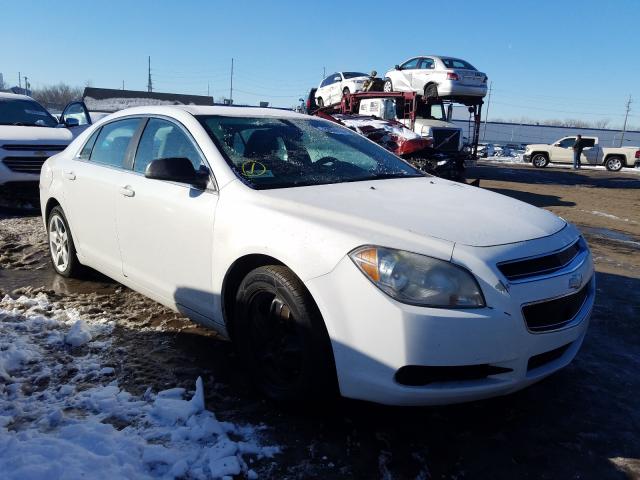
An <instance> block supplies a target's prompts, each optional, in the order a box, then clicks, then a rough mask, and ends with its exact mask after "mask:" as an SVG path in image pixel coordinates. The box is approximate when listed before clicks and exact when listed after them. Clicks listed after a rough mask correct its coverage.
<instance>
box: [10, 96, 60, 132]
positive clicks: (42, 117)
mask: <svg viewBox="0 0 640 480" xmlns="http://www.w3.org/2000/svg"><path fill="white" fill-rule="evenodd" d="M57 124H58V122H57V121H56V119H55V118H53V117H52V116H51V114H50V113H49V112H47V111H46V110H45V108H44V107H43V106H42V105H40V104H39V103H37V102H35V101H33V100H22V99H19V100H16V99H12V98H11V99H10V98H0V125H24V126H30V127H34V126H35V127H55V126H56V125H57Z"/></svg>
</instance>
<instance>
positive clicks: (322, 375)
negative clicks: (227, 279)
mask: <svg viewBox="0 0 640 480" xmlns="http://www.w3.org/2000/svg"><path fill="white" fill-rule="evenodd" d="M233 317H234V323H233V340H234V343H235V345H236V348H237V349H238V352H239V354H240V356H241V358H242V360H243V362H244V363H245V365H246V367H247V369H248V371H249V374H250V375H251V377H252V378H253V381H254V383H255V385H256V386H257V387H258V388H259V389H260V390H261V391H262V392H263V393H264V394H265V395H266V396H267V397H269V398H271V399H273V400H276V401H281V402H299V401H303V402H308V401H309V400H315V399H318V398H327V397H328V396H334V395H335V393H336V374H335V366H334V362H333V354H332V350H331V343H330V341H329V335H328V333H327V330H326V327H325V325H324V321H323V320H322V316H321V315H320V311H319V310H318V307H317V306H316V304H315V302H314V301H313V298H312V297H311V294H310V293H309V291H308V290H307V289H306V288H305V286H304V284H303V283H302V281H301V280H300V279H299V278H298V277H297V276H296V275H295V274H294V273H293V272H292V271H291V270H289V269H288V268H287V267H285V266H282V265H268V266H264V267H259V268H256V269H255V270H252V271H251V272H249V273H248V274H247V276H246V277H245V278H244V280H242V283H241V284H240V287H239V288H238V292H237V294H236V303H235V308H234V315H233Z"/></svg>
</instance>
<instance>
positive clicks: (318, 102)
mask: <svg viewBox="0 0 640 480" xmlns="http://www.w3.org/2000/svg"><path fill="white" fill-rule="evenodd" d="M316 103H317V104H318V107H320V108H322V107H324V100H322V97H318V99H317V100H316Z"/></svg>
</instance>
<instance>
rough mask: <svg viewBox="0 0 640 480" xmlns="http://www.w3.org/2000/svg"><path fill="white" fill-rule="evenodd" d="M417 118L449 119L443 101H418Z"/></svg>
mask: <svg viewBox="0 0 640 480" xmlns="http://www.w3.org/2000/svg"><path fill="white" fill-rule="evenodd" d="M416 118H424V119H429V120H442V121H445V122H446V121H447V115H446V113H445V110H444V105H443V104H442V103H432V104H428V103H423V102H417V103H416Z"/></svg>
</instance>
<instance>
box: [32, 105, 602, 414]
mask: <svg viewBox="0 0 640 480" xmlns="http://www.w3.org/2000/svg"><path fill="white" fill-rule="evenodd" d="M40 191H41V201H42V214H43V218H44V223H45V225H46V229H47V232H48V238H49V245H50V251H51V258H52V262H53V266H54V268H55V270H56V271H57V272H58V273H59V274H60V275H64V276H71V275H76V274H79V273H81V271H82V266H84V265H86V266H89V267H92V268H94V269H97V270H99V271H100V272H102V273H104V274H106V275H108V276H110V277H112V278H114V279H116V280H118V281H119V282H121V283H123V284H125V285H127V286H129V287H130V288H132V289H134V290H137V291H138V292H141V293H143V294H144V295H147V296H149V297H151V298H153V299H155V300H157V301H158V302H160V303H162V304H164V305H166V306H168V307H170V308H173V309H175V310H177V311H180V312H182V313H183V314H185V315H186V316H188V317H190V318H191V319H193V320H194V321H196V322H199V323H201V324H202V325H205V326H207V327H210V328H213V329H215V330H217V331H219V332H221V333H222V334H223V335H228V336H229V337H230V338H231V340H232V341H233V342H234V343H235V344H236V346H237V349H238V351H239V352H240V356H241V358H242V360H243V361H244V363H245V364H246V366H247V368H248V371H249V372H250V374H251V375H252V377H253V379H254V381H255V383H256V384H257V386H258V387H259V388H261V389H262V391H263V392H264V393H265V394H266V395H268V396H269V397H272V398H275V399H280V400H289V401H291V400H301V399H309V398H318V396H320V395H327V394H331V392H333V391H334V389H335V388H336V387H337V388H338V389H339V392H340V393H341V394H342V395H344V396H347V397H352V398H359V399H365V400H370V401H375V402H380V403H385V404H401V405H402V404H404V405H409V404H413V405H419V404H443V403H454V402H462V401H468V400H473V399H479V398H485V397H490V396H495V395H503V394H507V393H509V392H513V391H515V390H518V389H521V388H523V387H525V386H527V385H529V384H531V383H533V382H536V381H538V380H540V379H542V378H544V377H546V376H547V375H549V374H551V373H553V372H555V371H556V370H558V369H560V368H562V367H564V366H566V365H567V364H568V363H569V362H570V361H571V360H572V359H573V357H574V356H575V355H576V353H577V351H578V349H579V348H580V345H581V343H582V341H583V338H584V336H585V333H586V331H587V325H588V323H589V316H590V314H591V309H592V306H593V302H594V293H595V283H594V268H593V263H592V258H591V254H590V252H589V249H588V247H587V245H586V243H585V241H584V240H583V239H582V237H581V236H580V233H579V232H578V230H577V229H576V228H575V227H574V226H572V225H571V224H568V223H567V222H565V221H564V220H562V219H561V218H558V217H556V216H555V215H553V214H552V213H550V212H548V211H545V210H541V209H538V208H536V207H533V206H531V205H528V204H525V203H522V202H519V201H517V200H513V199H510V198H508V197H505V196H502V195H498V194H496V193H492V192H490V191H487V190H481V189H479V188H475V187H471V186H467V185H462V184H459V183H454V182H450V181H447V180H443V179H438V178H436V177H431V176H428V175H425V174H423V173H421V172H420V171H418V170H416V169H415V168H413V167H412V166H411V165H410V164H408V163H406V162H404V161H403V160H401V159H399V158H398V157H396V156H395V155H393V154H392V153H390V152H388V151H387V150H385V149H384V148H382V147H380V146H378V145H376V144H375V143H373V142H371V141H369V140H367V139H366V138H364V137H362V136H360V135H358V134H357V133H355V132H353V131H351V130H349V129H347V128H345V127H342V126H340V125H337V124H335V123H332V122H329V121H326V120H323V119H319V118H315V117H309V116H305V115H300V114H296V113H293V112H285V111H282V110H275V109H257V108H233V107H198V106H179V107H178V106H176V107H138V108H132V109H127V110H123V111H120V112H118V113H116V114H113V115H110V116H109V117H107V118H105V119H103V120H101V121H100V122H98V123H97V124H95V125H92V126H91V127H89V128H88V129H87V130H86V131H85V132H84V133H82V134H81V135H80V136H79V137H78V138H77V139H76V140H75V141H74V142H73V143H72V144H71V145H70V146H69V148H67V149H66V150H65V151H64V152H62V153H60V154H58V155H56V156H54V157H51V158H50V159H49V160H47V162H45V165H44V168H43V170H42V176H41V179H40Z"/></svg>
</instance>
